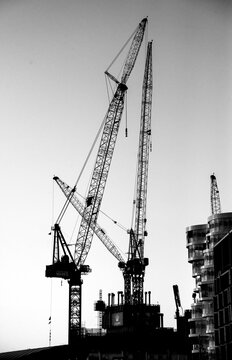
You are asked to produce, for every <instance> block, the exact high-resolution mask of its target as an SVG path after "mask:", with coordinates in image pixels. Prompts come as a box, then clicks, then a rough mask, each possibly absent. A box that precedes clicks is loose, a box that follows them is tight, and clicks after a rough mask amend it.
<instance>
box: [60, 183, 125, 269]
mask: <svg viewBox="0 0 232 360" xmlns="http://www.w3.org/2000/svg"><path fill="white" fill-rule="evenodd" d="M54 180H55V181H56V183H57V184H58V185H59V187H60V189H61V190H62V192H63V193H64V195H65V196H66V198H67V199H70V202H71V204H72V205H73V207H74V208H75V209H76V210H77V212H78V213H79V214H80V215H81V217H82V218H83V219H85V217H84V205H83V204H82V202H81V201H80V200H79V199H78V197H77V195H76V193H75V189H73V188H71V187H70V186H69V185H67V184H66V183H65V182H64V181H62V180H61V179H60V178H59V177H58V176H55V177H54ZM86 222H87V219H86ZM90 227H91V230H92V231H93V232H94V234H95V235H97V237H98V238H99V239H100V240H101V242H102V243H103V245H104V246H105V247H106V248H107V249H108V250H109V252H111V254H112V255H113V256H114V257H115V258H116V259H117V260H118V261H119V262H120V261H121V262H125V260H124V259H123V256H122V254H121V253H120V251H119V250H118V249H117V247H116V246H115V244H114V243H113V241H112V240H111V239H110V238H109V236H108V235H107V234H106V232H105V231H104V230H103V228H102V227H101V226H100V225H99V224H98V223H97V222H96V223H94V222H93V221H91V222H90Z"/></svg>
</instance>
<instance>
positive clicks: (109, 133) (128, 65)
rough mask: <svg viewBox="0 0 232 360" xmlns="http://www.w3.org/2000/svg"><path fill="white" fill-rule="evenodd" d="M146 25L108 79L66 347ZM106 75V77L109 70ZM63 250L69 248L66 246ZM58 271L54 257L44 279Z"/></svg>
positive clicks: (72, 337)
mask: <svg viewBox="0 0 232 360" xmlns="http://www.w3.org/2000/svg"><path fill="white" fill-rule="evenodd" d="M146 23H147V18H145V19H143V20H142V21H141V22H140V24H139V25H138V27H137V29H136V30H135V35H134V37H133V40H132V44H131V46H130V49H129V53H128V55H127V58H126V61H125V65H124V68H123V71H122V76H121V81H118V80H117V79H115V78H114V77H113V76H110V78H111V79H112V78H113V79H114V80H115V81H116V84H117V88H116V91H115V93H114V96H113V98H112V100H111V102H110V104H109V107H108V111H107V113H106V116H105V122H104V127H103V132H102V137H101V140H100V145H99V149H98V153H97V157H96V161H95V165H94V169H93V173H92V177H91V181H90V186H89V190H88V195H87V198H86V204H85V206H84V209H83V217H82V220H81V224H80V228H79V232H78V236H77V241H76V244H75V252H74V257H73V259H72V258H71V259H70V261H71V263H72V264H75V271H74V273H73V272H71V271H70V273H69V344H70V345H72V346H73V345H75V344H76V340H77V339H78V337H79V336H81V286H82V279H81V274H82V273H87V272H88V271H89V267H88V266H87V265H84V262H85V260H86V257H87V255H88V252H89V250H90V247H91V243H92V238H93V233H94V229H95V228H94V225H95V224H96V222H97V218H98V214H99V210H100V206H101V201H102V198H103V194H104V190H105V185H106V181H107V177H108V173H109V168H110V164H111V160H112V156H113V152H114V147H115V143H116V139H117V135H118V130H119V125H120V121H121V117H122V112H123V107H124V99H125V94H126V91H127V86H126V83H127V81H128V79H129V76H130V74H131V71H132V69H133V67H134V64H135V61H136V59H137V55H138V52H139V49H140V46H141V43H142V40H143V36H144V32H145V28H146ZM107 74H109V73H108V71H107ZM72 196H73V192H72V193H71V194H69V195H68V202H70V201H71V199H72ZM57 225H58V226H55V227H54V228H55V231H54V239H55V237H56V235H55V233H56V230H59V231H60V228H59V224H57ZM61 238H62V237H61ZM66 248H68V247H67V245H66ZM62 259H63V258H62ZM62 259H61V260H62ZM61 262H62V261H60V259H59V261H58V266H59V265H60V263H61ZM58 270H59V269H57V262H56V259H55V258H53V265H51V266H50V267H47V271H46V276H52V274H54V275H53V276H55V277H58V275H57V274H58ZM61 277H62V276H61Z"/></svg>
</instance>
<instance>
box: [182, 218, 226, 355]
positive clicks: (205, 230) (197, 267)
mask: <svg viewBox="0 0 232 360" xmlns="http://www.w3.org/2000/svg"><path fill="white" fill-rule="evenodd" d="M231 228H232V213H221V214H214V215H212V216H210V217H209V218H208V221H207V224H202V225H194V226H189V227H187V228H186V238H187V249H188V262H189V263H190V264H191V265H192V276H193V278H194V279H195V288H194V289H193V304H192V307H191V308H192V315H191V319H189V322H190V334H189V337H190V338H191V340H192V357H193V359H199V357H200V358H201V359H207V360H213V359H215V338H214V307H213V299H214V252H213V251H214V246H215V245H216V244H217V243H218V242H219V241H220V240H221V239H222V238H223V237H224V236H225V235H226V234H227V233H228V232H229V231H230V229H231ZM223 360H224V359H223Z"/></svg>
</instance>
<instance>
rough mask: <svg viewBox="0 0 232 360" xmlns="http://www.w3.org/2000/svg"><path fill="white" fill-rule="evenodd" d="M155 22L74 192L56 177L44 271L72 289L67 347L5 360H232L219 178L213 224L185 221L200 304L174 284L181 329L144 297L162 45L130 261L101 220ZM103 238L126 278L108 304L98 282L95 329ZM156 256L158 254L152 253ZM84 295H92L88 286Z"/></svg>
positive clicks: (117, 83)
mask: <svg viewBox="0 0 232 360" xmlns="http://www.w3.org/2000/svg"><path fill="white" fill-rule="evenodd" d="M147 22H148V19H147V18H144V19H142V21H141V22H140V23H139V25H138V26H137V28H136V30H135V31H134V33H133V34H132V35H131V37H130V39H129V40H128V41H127V43H126V44H128V43H129V41H130V46H129V50H128V52H127V56H126V58H125V60H124V63H123V64H124V65H123V67H122V71H121V76H120V78H119V77H116V75H114V74H111V73H110V66H109V68H108V69H107V70H106V71H105V75H106V77H107V79H108V81H109V82H110V84H111V85H110V86H111V88H114V91H113V95H112V98H111V101H110V104H109V107H108V109H107V112H106V115H105V118H104V120H103V123H102V126H101V128H100V130H99V132H98V134H97V135H96V140H95V141H94V144H93V146H92V147H91V149H90V151H89V154H88V155H87V158H86V161H85V163H84V164H83V168H82V170H81V172H80V174H79V177H78V179H77V180H76V182H75V184H74V186H70V185H68V184H67V183H66V182H64V181H63V180H61V179H60V178H59V177H58V176H54V182H55V183H56V184H57V185H58V188H59V189H60V190H61V192H62V193H63V195H64V205H63V207H62V208H61V209H60V213H59V214H58V216H57V219H56V221H55V222H54V224H53V226H52V241H53V254H52V259H51V263H50V264H45V266H46V270H45V276H46V277H47V278H58V279H63V280H66V281H67V282H68V284H69V285H68V286H69V299H68V304H69V310H68V313H69V317H68V344H66V345H62V346H49V347H47V348H41V349H32V350H30V351H29V350H25V351H18V352H12V353H4V354H3V353H2V354H0V359H7V358H8V359H11V358H22V359H23V358H25V359H47V358H53V357H54V358H56V359H76V360H161V359H162V360H200V359H201V360H230V359H231V358H232V245H231V244H232V242H231V236H232V235H231V229H232V212H226V213H223V212H222V210H221V203H220V196H219V189H218V184H217V180H216V176H215V174H212V175H211V176H210V186H209V188H210V194H211V196H210V204H211V214H206V219H207V220H206V222H205V224H193V225H188V224H186V248H187V254H188V262H189V266H191V267H192V277H193V280H194V282H195V287H194V288H193V292H192V294H189V304H190V306H191V307H190V308H189V309H184V310H183V309H182V304H181V296H180V292H179V287H178V284H173V304H174V305H175V309H176V312H175V314H173V316H174V317H175V319H176V326H175V328H171V327H165V326H164V316H165V314H163V313H162V304H161V305H160V304H157V303H153V302H152V299H151V291H147V290H146V291H145V290H144V289H145V288H144V284H145V282H146V269H147V267H149V258H148V257H146V256H145V254H146V239H147V237H148V236H149V234H148V231H147V228H146V225H147V221H150V222H151V221H152V219H147V211H146V210H147V202H149V189H148V173H149V154H150V151H151V134H152V121H151V120H152V94H153V62H152V46H153V42H152V41H151V40H149V41H147V44H146V59H145V64H144V74H143V83H142V84H141V89H142V98H141V113H140V131H139V134H138V138H139V141H138V144H139V147H138V149H137V159H135V162H136V169H137V170H136V174H135V178H136V180H135V189H134V199H133V208H132V209H131V212H132V214H133V215H132V216H133V222H132V227H131V228H130V229H128V230H127V235H128V251H127V258H125V255H124V254H122V253H121V252H120V250H119V249H118V247H117V245H116V244H115V243H116V242H114V241H113V240H112V239H111V238H110V236H109V235H108V234H107V232H106V230H105V229H103V228H102V226H101V225H100V224H99V223H98V215H99V212H100V210H101V204H102V201H103V197H104V190H105V187H106V186H107V178H108V174H109V172H110V165H111V161H112V159H113V153H114V148H115V145H116V142H117V135H118V132H119V127H120V123H121V119H122V115H123V111H124V105H125V101H126V100H125V99H126V95H127V91H129V90H128V87H127V82H128V79H129V77H130V75H131V73H132V70H133V69H134V66H135V63H136V60H137V56H138V54H139V51H140V47H141V44H142V43H143V42H144V41H145V40H144V34H145V31H146V26H147ZM120 52H121V51H120ZM116 58H117V56H116ZM126 130H127V129H126ZM97 140H99V147H98V150H97V153H96V154H95V158H96V160H95V164H94V168H93V171H92V174H91V176H90V181H89V187H88V191H87V195H86V196H85V198H84V201H83V199H80V196H79V195H78V182H79V179H80V177H81V175H82V172H83V171H84V169H85V166H86V164H87V163H88V159H89V157H90V155H91V154H92V153H93V152H94V151H95V143H96V142H97ZM131 187H133V186H131ZM112 191H113V189H112ZM69 206H70V207H73V208H74V209H75V211H77V213H78V214H79V215H80V216H81V221H80V225H79V231H78V234H77V237H76V243H75V249H74V251H71V249H72V248H71V247H70V246H69V243H68V242H67V240H66V238H65V235H64V233H63V231H62V220H63V218H64V217H65V216H66V210H67V208H68V207H69ZM208 215H209V216H208ZM207 216H208V218H207ZM94 236H96V237H98V238H99V240H100V241H101V242H102V243H103V245H104V246H105V248H106V251H108V252H110V253H111V255H112V256H113V257H114V258H116V260H117V263H118V271H120V272H121V274H122V283H123V291H122V290H119V289H115V292H113V293H112V292H109V293H108V294H107V296H106V298H104V296H103V294H102V291H101V283H100V281H99V299H96V302H95V304H94V310H95V311H96V313H97V317H98V328H96V329H94V331H93V330H92V329H88V328H86V327H85V326H83V316H82V312H83V311H82V305H83V304H82V287H84V288H85V280H84V275H86V274H89V276H91V271H92V270H91V268H90V266H89V265H88V253H89V251H90V249H91V245H92V239H93V237H94ZM150 256H151V257H152V254H151V255H150ZM182 261H186V260H185V259H183V260H182ZM45 266H44V267H45ZM93 271H94V270H93ZM190 280H191V279H190ZM85 292H88V289H86V290H85ZM191 296H192V300H191ZM191 303H192V304H191Z"/></svg>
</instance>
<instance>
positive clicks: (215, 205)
mask: <svg viewBox="0 0 232 360" xmlns="http://www.w3.org/2000/svg"><path fill="white" fill-rule="evenodd" d="M210 179H211V189H210V202H211V212H212V215H214V214H220V213H221V202H220V196H219V190H218V186H217V179H216V176H215V175H214V174H212V175H211V176H210Z"/></svg>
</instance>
